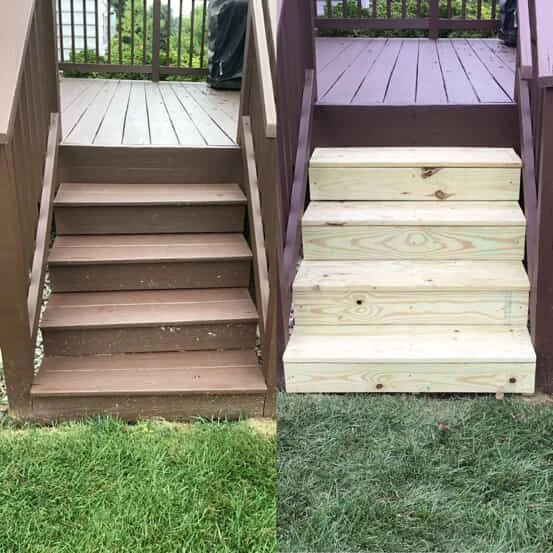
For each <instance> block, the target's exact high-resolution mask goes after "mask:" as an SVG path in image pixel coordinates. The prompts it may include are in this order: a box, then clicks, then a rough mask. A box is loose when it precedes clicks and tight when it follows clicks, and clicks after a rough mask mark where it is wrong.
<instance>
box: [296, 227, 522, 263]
mask: <svg viewBox="0 0 553 553" xmlns="http://www.w3.org/2000/svg"><path fill="white" fill-rule="evenodd" d="M524 242H525V228H524V227H434V226H430V227H425V226H414V227H409V226H399V225H398V226H395V227H392V226H380V227H379V226H373V227H360V226H356V227H348V226H343V227H342V226H323V227H315V226H308V227H304V229H303V252H304V257H305V259H308V260H312V259H317V260H322V259H336V260H338V259H343V260H348V259H365V260H366V259H433V260H438V259H445V260H451V259H483V260H490V259H511V260H519V261H520V260H522V259H523V257H524Z"/></svg>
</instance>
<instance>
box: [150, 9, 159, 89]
mask: <svg viewBox="0 0 553 553" xmlns="http://www.w3.org/2000/svg"><path fill="white" fill-rule="evenodd" d="M153 17H154V21H153V26H152V29H153V32H152V81H154V83H157V82H159V75H160V61H159V56H160V51H161V0H154V8H153Z"/></svg>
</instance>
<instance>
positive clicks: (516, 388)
mask: <svg viewBox="0 0 553 553" xmlns="http://www.w3.org/2000/svg"><path fill="white" fill-rule="evenodd" d="M534 370H535V364H533V363H463V364H462V365H459V364H455V363H436V364H424V365H420V364H416V363H405V364H394V363H374V364H371V363H359V364H348V363H340V364H338V363H336V364H334V363H285V371H286V391H287V392H290V393H325V392H333V393H348V392H352V393H363V392H366V393H375V392H377V393H395V392H404V393H451V392H455V393H492V394H495V393H497V391H498V390H502V391H503V392H504V393H516V394H524V393H533V392H534ZM512 379H514V380H515V382H512Z"/></svg>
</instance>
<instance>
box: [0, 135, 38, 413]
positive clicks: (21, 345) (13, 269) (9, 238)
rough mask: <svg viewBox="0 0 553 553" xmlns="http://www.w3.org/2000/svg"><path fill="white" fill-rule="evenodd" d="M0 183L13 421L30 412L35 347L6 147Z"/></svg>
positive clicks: (0, 343) (2, 328)
mask: <svg viewBox="0 0 553 553" xmlns="http://www.w3.org/2000/svg"><path fill="white" fill-rule="evenodd" d="M0 181H1V182H2V183H3V185H2V186H1V187H0V284H1V286H0V306H1V307H0V348H1V350H2V361H3V371H4V376H5V379H6V388H7V391H8V401H9V406H10V410H11V411H12V413H13V414H14V416H15V417H16V418H21V419H24V418H26V417H27V416H28V415H29V413H30V409H31V402H30V391H31V385H32V382H33V360H34V359H33V358H34V351H35V347H34V344H33V343H32V342H31V332H30V329H29V311H28V309H27V287H28V284H29V276H28V273H27V271H26V269H25V267H26V263H25V260H24V255H23V245H22V241H21V240H22V239H21V231H20V229H21V220H20V214H19V210H18V209H17V205H18V203H17V190H16V180H15V174H14V171H13V164H12V160H11V155H10V147H9V145H8V144H2V145H0Z"/></svg>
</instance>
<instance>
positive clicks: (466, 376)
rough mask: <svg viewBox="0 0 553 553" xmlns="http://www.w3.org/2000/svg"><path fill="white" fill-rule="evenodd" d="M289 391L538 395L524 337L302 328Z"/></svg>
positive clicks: (288, 370) (291, 358)
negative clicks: (533, 393) (534, 393)
mask: <svg viewBox="0 0 553 553" xmlns="http://www.w3.org/2000/svg"><path fill="white" fill-rule="evenodd" d="M284 367H285V374H286V390H287V391H288V392H292V393H315V392H335V393H347V392H382V393H386V392H424V393H432V392H439V393H496V392H504V393H532V392H533V391H534V374H535V367H536V356H535V353H534V349H533V347H532V343H531V341H530V336H529V335H528V331H527V330H526V329H509V328H491V327H462V326H461V327H455V328H454V327H433V326H417V327H401V326H399V327H396V326H394V327H388V328H387V327H375V328H370V329H367V327H356V326H345V327H335V326H329V327H321V326H319V327H310V326H299V327H298V326H297V327H296V328H295V329H294V332H293V335H292V338H291V339H290V342H289V344H288V347H287V349H286V353H285V355H284Z"/></svg>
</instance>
